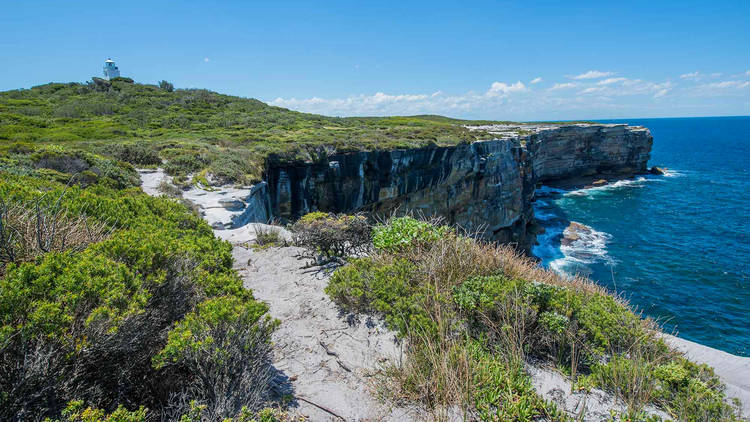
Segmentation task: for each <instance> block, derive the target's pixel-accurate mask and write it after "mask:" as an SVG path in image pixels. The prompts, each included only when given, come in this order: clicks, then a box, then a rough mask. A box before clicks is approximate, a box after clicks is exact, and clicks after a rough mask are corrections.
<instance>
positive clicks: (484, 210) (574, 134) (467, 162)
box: [265, 124, 652, 248]
mask: <svg viewBox="0 0 750 422" xmlns="http://www.w3.org/2000/svg"><path fill="white" fill-rule="evenodd" d="M493 128H495V127H493V126H489V127H488V126H485V127H482V129H483V130H485V131H488V130H489V131H490V132H492V129H493ZM513 128H514V126H508V125H504V126H502V127H498V129H499V130H498V135H497V136H498V138H497V139H493V140H487V141H479V142H474V143H472V144H459V145H456V146H450V147H427V148H416V149H406V150H391V151H363V152H354V153H341V154H333V155H329V156H328V157H327V158H326V159H322V160H320V161H318V162H315V163H296V164H282V163H278V162H275V161H274V160H273V159H271V160H269V162H268V165H267V168H266V181H265V182H266V183H267V189H266V190H267V194H268V204H269V208H268V215H269V216H271V217H273V218H276V219H278V220H281V221H291V220H294V219H296V218H298V217H299V216H301V215H303V214H305V213H307V212H310V211H314V210H321V211H330V212H354V211H365V212H368V213H372V214H375V215H388V214H390V213H392V212H396V213H405V212H415V213H419V214H422V215H424V216H427V217H432V216H435V217H442V218H444V219H445V221H446V222H447V223H450V224H454V225H458V226H461V227H463V228H464V229H466V230H468V231H470V232H477V231H479V232H481V233H482V234H483V235H484V237H486V238H489V239H492V240H497V241H501V242H510V243H516V244H518V245H519V246H520V247H522V248H527V247H528V246H529V244H530V242H532V241H533V239H532V238H531V236H530V235H529V234H528V231H529V230H527V227H528V225H529V224H530V223H531V222H532V220H533V210H532V206H531V203H532V201H533V198H534V187H535V185H536V184H537V183H540V182H547V181H551V180H564V179H566V178H573V177H580V176H595V175H601V176H605V177H610V178H611V177H612V176H613V175H615V176H617V177H627V176H631V175H633V174H636V173H644V172H646V171H647V167H646V164H647V162H648V159H649V154H650V151H651V144H652V137H651V134H650V132H649V131H648V129H646V128H643V127H633V126H627V125H623V124H619V125H598V124H597V125H590V124H588V125H587V124H580V125H568V126H563V125H537V126H529V125H524V126H516V127H515V132H513ZM529 132H531V133H529Z"/></svg>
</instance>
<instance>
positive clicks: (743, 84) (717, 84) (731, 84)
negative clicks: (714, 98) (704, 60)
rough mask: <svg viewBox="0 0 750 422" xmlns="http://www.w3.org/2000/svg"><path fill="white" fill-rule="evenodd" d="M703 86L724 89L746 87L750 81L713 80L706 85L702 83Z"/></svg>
mask: <svg viewBox="0 0 750 422" xmlns="http://www.w3.org/2000/svg"><path fill="white" fill-rule="evenodd" d="M703 87H704V88H711V89H714V88H718V89H725V88H738V89H742V88H747V87H750V81H721V82H713V83H710V84H707V85H703Z"/></svg>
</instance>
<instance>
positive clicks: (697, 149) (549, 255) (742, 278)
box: [532, 117, 750, 356]
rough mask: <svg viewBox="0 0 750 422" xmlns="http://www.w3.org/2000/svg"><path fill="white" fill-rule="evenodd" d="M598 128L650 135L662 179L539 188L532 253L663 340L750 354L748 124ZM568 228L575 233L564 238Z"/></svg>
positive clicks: (695, 121)
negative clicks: (634, 312) (630, 311)
mask: <svg viewBox="0 0 750 422" xmlns="http://www.w3.org/2000/svg"><path fill="white" fill-rule="evenodd" d="M602 122H606V123H628V124H631V125H641V126H646V127H648V128H649V129H651V133H652V135H653V136H654V145H653V149H652V152H651V161H650V162H649V166H651V165H656V166H659V167H666V168H667V169H668V170H667V172H666V174H665V175H663V176H652V175H644V176H638V177H636V178H634V179H632V180H624V181H619V182H616V183H613V184H610V185H607V186H603V187H596V188H591V189H585V190H570V191H561V190H556V189H551V188H547V187H542V188H541V189H539V190H538V191H537V197H538V199H537V201H536V203H535V213H536V216H537V218H538V219H539V221H540V223H541V225H542V226H543V227H544V228H545V233H543V234H541V235H539V236H538V242H539V244H538V245H537V246H535V247H534V248H533V249H532V252H533V253H534V254H535V255H536V256H537V257H539V258H540V259H541V260H542V264H543V265H545V266H547V267H549V268H552V269H554V270H555V271H557V272H560V273H563V274H568V275H572V274H581V275H586V276H588V277H589V278H591V279H593V280H594V281H596V282H597V283H599V284H601V285H604V286H606V287H607V288H608V289H610V291H612V292H615V293H617V294H619V295H621V296H623V297H624V298H626V299H628V300H629V301H630V304H631V305H633V306H635V307H636V308H637V309H638V310H639V311H641V312H643V314H644V315H648V316H650V317H652V318H654V319H656V320H657V321H658V322H659V323H661V324H662V326H663V328H664V330H665V331H666V332H670V333H676V334H678V335H679V336H680V337H683V338H686V339H688V340H692V341H695V342H698V343H702V344H705V345H707V346H710V347H714V348H717V349H721V350H724V351H726V352H729V353H733V354H736V355H741V356H750V266H749V265H748V264H749V261H750V170H749V168H750V117H710V118H668V119H666V118H665V119H626V120H608V121H602ZM570 222H577V223H580V224H581V225H582V226H577V225H574V227H575V228H576V229H577V230H576V231H575V234H576V235H575V236H567V239H565V238H564V236H563V232H564V230H565V229H566V227H567V226H568V225H569V223H570ZM569 233H570V232H569Z"/></svg>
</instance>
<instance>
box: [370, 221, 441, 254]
mask: <svg viewBox="0 0 750 422" xmlns="http://www.w3.org/2000/svg"><path fill="white" fill-rule="evenodd" d="M449 231H451V229H450V228H449V227H448V226H439V225H434V224H431V223H429V222H426V221H420V220H417V219H415V218H413V217H400V218H394V219H392V220H391V221H389V222H388V224H384V225H379V226H376V227H375V228H374V230H373V236H372V242H373V245H374V246H375V247H376V248H377V249H381V250H384V251H387V252H397V251H399V250H402V249H404V248H406V247H414V246H419V245H421V244H426V243H431V242H434V241H436V240H438V239H440V238H441V237H443V236H444V235H445V234H446V233H448V232H449Z"/></svg>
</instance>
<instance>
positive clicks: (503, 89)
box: [485, 81, 526, 97]
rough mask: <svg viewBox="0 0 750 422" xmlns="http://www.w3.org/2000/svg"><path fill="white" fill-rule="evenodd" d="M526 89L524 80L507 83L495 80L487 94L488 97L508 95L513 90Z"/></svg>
mask: <svg viewBox="0 0 750 422" xmlns="http://www.w3.org/2000/svg"><path fill="white" fill-rule="evenodd" d="M525 90H526V85H524V84H523V82H521V81H518V82H516V83H514V84H510V85H508V84H506V83H505V82H493V83H492V85H491V86H490V89H489V90H488V91H487V93H486V94H485V95H487V96H488V97H498V96H506V95H508V94H510V93H513V92H521V91H525Z"/></svg>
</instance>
